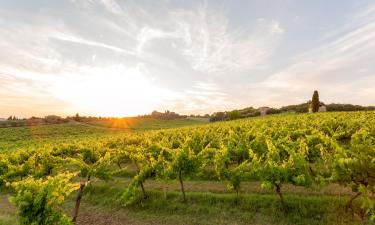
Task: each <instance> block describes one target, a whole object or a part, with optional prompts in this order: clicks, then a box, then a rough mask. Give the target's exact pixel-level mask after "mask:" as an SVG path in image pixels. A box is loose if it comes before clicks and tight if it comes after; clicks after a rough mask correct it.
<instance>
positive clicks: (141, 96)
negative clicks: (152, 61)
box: [49, 65, 178, 117]
mask: <svg viewBox="0 0 375 225" xmlns="http://www.w3.org/2000/svg"><path fill="white" fill-rule="evenodd" d="M49 92H51V93H52V94H53V96H54V97H56V98H59V99H61V100H63V101H65V102H67V103H69V104H70V105H72V108H74V109H76V110H77V111H78V112H83V113H87V114H90V115H101V116H115V117H122V116H133V115H139V114H146V113H150V112H151V111H152V110H154V109H157V107H159V106H160V105H162V104H165V103H166V102H167V101H169V100H173V99H176V98H178V94H176V93H174V92H172V91H170V90H166V89H162V88H160V87H158V86H157V85H155V84H154V83H153V82H152V81H151V79H149V78H148V77H146V76H145V75H143V74H142V73H141V72H140V71H139V70H138V69H137V68H135V69H132V68H130V69H129V68H126V67H124V66H121V65H120V66H111V67H104V68H103V67H94V68H93V67H90V68H85V69H84V70H81V71H77V72H76V73H74V74H73V73H70V74H66V75H64V76H60V77H57V78H56V79H55V80H53V82H51V84H50V87H49Z"/></svg>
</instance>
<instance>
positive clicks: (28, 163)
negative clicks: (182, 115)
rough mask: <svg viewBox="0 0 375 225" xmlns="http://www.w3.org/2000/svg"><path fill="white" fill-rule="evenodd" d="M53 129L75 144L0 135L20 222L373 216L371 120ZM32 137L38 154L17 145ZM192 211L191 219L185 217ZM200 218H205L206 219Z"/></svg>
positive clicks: (345, 116) (367, 220)
mask: <svg viewBox="0 0 375 225" xmlns="http://www.w3.org/2000/svg"><path fill="white" fill-rule="evenodd" d="M55 126H67V127H65V131H66V132H65V135H66V133H67V132H70V133H72V134H76V135H73V136H76V138H74V139H72V138H71V137H70V136H69V138H68V137H66V136H62V137H61V136H60V135H62V134H58V133H56V134H54V135H55V136H54V135H52V137H51V139H54V138H55V139H56V140H55V141H47V142H46V141H43V140H44V139H43V134H44V133H43V132H41V133H40V132H39V133H38V132H32V131H29V133H28V132H26V131H24V130H22V131H21V130H19V131H17V132H16V131H14V130H13V131H14V133H12V134H10V133H6V132H7V130H6V129H8V128H4V129H3V130H0V132H2V133H0V136H1V137H7V138H6V139H3V140H1V141H0V144H1V147H2V148H3V149H4V150H6V151H2V152H0V186H1V189H2V190H3V192H4V193H8V195H10V198H9V199H10V202H11V203H12V204H13V205H14V206H15V208H16V210H17V213H18V214H17V219H15V220H16V221H17V223H19V224H74V223H75V222H76V221H78V223H77V224H79V221H80V215H81V214H82V211H80V209H81V210H84V208H82V205H83V206H84V204H87V202H90V203H93V204H96V205H99V206H100V207H103V208H106V207H108V206H109V207H111V206H112V207H114V206H116V207H118V208H120V209H129V210H130V212H132V213H133V215H136V216H135V217H137V215H138V217H142V216H144V215H142V214H137V213H139V212H144V213H147V212H149V211H153V212H156V213H155V214H159V215H162V217H163V220H162V221H161V222H160V223H161V224H176V223H177V224H210V223H211V224H212V223H215V224H219V223H220V224H221V223H222V224H372V223H373V222H374V219H375V199H374V194H375V113H374V112H350V113H349V112H348V113H314V114H293V115H275V116H266V117H261V118H251V119H242V120H235V121H228V122H217V123H211V124H204V125H193V126H188V127H181V128H174V129H162V130H154V131H152V130H151V131H143V132H119V131H117V130H113V131H111V132H110V133H105V135H104V131H103V129H100V128H94V127H89V128H87V129H89V130H90V132H91V133H90V132H88V131H87V130H81V131H79V132H77V133H75V132H76V131H74V130H73V129H72V128H71V127H69V126H68V125H55ZM103 126H104V125H103ZM9 129H10V128H9ZM25 129H26V128H25ZM30 129H32V128H30ZM35 129H36V128H35ZM80 129H86V128H80ZM48 132H49V135H50V133H54V132H56V129H53V127H52V128H51V129H50V130H49V131H48ZM22 135H23V136H22ZM33 135H34V136H37V137H39V139H41V141H39V142H38V144H37V145H36V144H35V143H33V142H32V141H22V140H21V141H19V140H20V139H28V138H30V139H32V137H33ZM13 142H16V143H17V144H14V143H13ZM194 184H199V186H194ZM220 184H223V185H225V187H226V190H225V189H222V188H218V187H220V186H219V185H220ZM328 190H330V191H328ZM340 190H343V191H342V192H340ZM306 193H308V194H306ZM162 208H165V211H162ZM147 210H149V211H147ZM0 213H1V211H0ZM83 213H84V211H83ZM175 214H186V215H187V216H186V217H183V216H182V217H181V218H183V219H186V220H184V221H181V220H180V219H181V218H180V217H177V219H176V216H174V215H175ZM197 214H199V215H200V216H201V217H199V216H198V217H197V218H199V221H196V220H194V219H191V220H189V215H190V216H192V215H195V216H196V215H197ZM204 214H207V215H211V218H210V219H209V220H207V221H206V222H205V219H207V218H205V217H204ZM220 214H221V215H222V217H220ZM140 215H141V216H140ZM257 215H261V216H262V218H257ZM271 215H272V216H271ZM213 217H218V218H220V221H217V220H215V218H213ZM285 217H286V218H287V219H285ZM333 218H335V219H333ZM151 219H152V217H151ZM340 219H342V220H340ZM168 220H170V221H172V222H168ZM222 221H224V222H222ZM148 222H149V224H158V223H151V222H150V221H148ZM128 223H129V224H132V222H128ZM0 224H2V222H1V216H0ZM103 224H104V223H103ZM134 224H137V223H135V222H134Z"/></svg>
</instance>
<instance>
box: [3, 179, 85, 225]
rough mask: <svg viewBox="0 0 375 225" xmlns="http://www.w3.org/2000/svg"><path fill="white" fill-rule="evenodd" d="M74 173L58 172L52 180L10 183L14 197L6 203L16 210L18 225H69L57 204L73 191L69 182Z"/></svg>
mask: <svg viewBox="0 0 375 225" xmlns="http://www.w3.org/2000/svg"><path fill="white" fill-rule="evenodd" d="M73 176H74V174H68V173H62V174H59V175H56V176H55V177H46V178H45V179H34V178H32V177H28V178H27V179H25V180H23V181H18V182H13V183H11V184H10V186H11V187H12V188H13V189H14V190H15V192H16V194H15V195H14V196H13V197H11V198H10V201H11V202H12V203H13V204H14V206H15V207H16V208H17V209H18V215H19V216H20V224H21V225H53V224H56V225H69V224H72V223H71V220H70V218H68V217H67V216H66V215H65V214H64V213H63V212H62V210H61V208H60V207H61V204H62V203H63V202H64V200H65V198H66V197H67V196H68V195H69V194H70V193H71V192H73V191H74V190H76V189H78V186H77V185H76V184H73V183H71V181H70V180H71V178H72V177H73Z"/></svg>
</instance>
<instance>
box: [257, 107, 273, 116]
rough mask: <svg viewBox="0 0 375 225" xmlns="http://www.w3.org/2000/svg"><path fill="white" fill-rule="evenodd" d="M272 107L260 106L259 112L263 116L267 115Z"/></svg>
mask: <svg viewBox="0 0 375 225" xmlns="http://www.w3.org/2000/svg"><path fill="white" fill-rule="evenodd" d="M269 109H270V107H267V106H264V107H260V108H259V109H258V112H260V115H261V116H265V115H267V111H268V110H269Z"/></svg>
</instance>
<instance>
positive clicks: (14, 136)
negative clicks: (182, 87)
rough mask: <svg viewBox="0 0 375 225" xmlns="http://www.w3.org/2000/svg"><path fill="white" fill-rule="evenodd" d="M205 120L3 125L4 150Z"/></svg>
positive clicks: (0, 135) (1, 141)
mask: <svg viewBox="0 0 375 225" xmlns="http://www.w3.org/2000/svg"><path fill="white" fill-rule="evenodd" d="M203 123H205V121H199V120H198V121H197V120H193V119H175V120H157V119H152V118H132V119H112V120H107V121H97V122H75V121H71V122H69V123H63V124H52V125H39V126H21V127H9V128H0V152H1V151H5V150H13V149H17V148H22V147H27V148H30V147H32V148H35V147H37V146H41V147H43V146H45V145H47V144H51V145H53V144H62V143H71V142H80V141H82V142H85V141H89V140H91V139H98V138H99V139H100V138H106V137H113V136H116V135H118V134H122V133H126V132H134V131H144V130H157V129H168V128H176V127H182V126H188V125H197V124H203Z"/></svg>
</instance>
